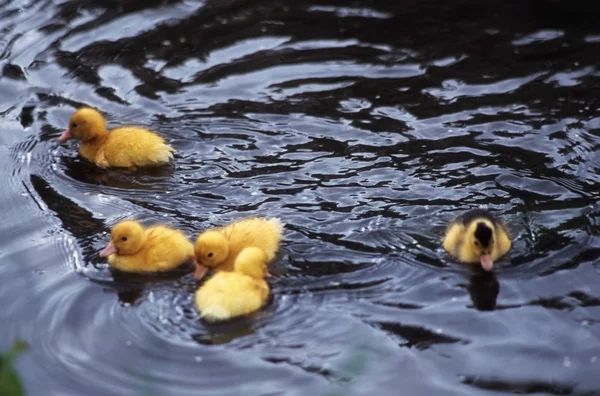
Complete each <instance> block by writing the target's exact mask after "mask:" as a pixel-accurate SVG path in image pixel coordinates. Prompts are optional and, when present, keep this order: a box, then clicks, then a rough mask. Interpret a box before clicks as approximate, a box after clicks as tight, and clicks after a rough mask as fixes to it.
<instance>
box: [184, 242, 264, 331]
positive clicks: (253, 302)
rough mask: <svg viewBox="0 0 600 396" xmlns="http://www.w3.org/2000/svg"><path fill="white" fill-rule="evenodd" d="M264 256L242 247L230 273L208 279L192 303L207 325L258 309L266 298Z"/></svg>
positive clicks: (252, 247) (260, 252) (259, 252)
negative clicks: (194, 302) (194, 303)
mask: <svg viewBox="0 0 600 396" xmlns="http://www.w3.org/2000/svg"><path fill="white" fill-rule="evenodd" d="M268 261H269V258H268V256H267V253H266V252H265V251H263V250H262V249H259V248H257V247H255V246H251V247H247V248H244V249H243V250H242V251H241V252H240V253H239V254H238V255H237V257H236V258H235V261H234V264H233V267H234V271H233V272H227V271H220V272H218V273H216V274H215V275H214V276H213V277H212V278H210V279H209V280H207V281H206V282H205V283H204V284H203V285H202V287H200V289H198V291H196V295H195V301H196V307H197V308H198V311H200V315H201V317H202V318H203V319H205V320H207V321H209V322H216V321H222V320H228V319H232V318H235V317H238V316H242V315H246V314H249V313H252V312H254V311H257V310H259V309H260V308H261V307H262V306H263V305H264V304H265V302H266V301H267V297H268V296H269V285H268V284H267V282H266V281H265V280H264V277H265V276H266V273H267V262H268Z"/></svg>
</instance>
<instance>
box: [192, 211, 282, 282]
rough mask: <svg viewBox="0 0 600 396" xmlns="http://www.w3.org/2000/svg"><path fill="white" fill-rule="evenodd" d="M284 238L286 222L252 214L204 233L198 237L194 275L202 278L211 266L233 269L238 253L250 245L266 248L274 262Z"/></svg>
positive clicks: (268, 260) (223, 269)
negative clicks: (284, 223) (249, 216)
mask: <svg viewBox="0 0 600 396" xmlns="http://www.w3.org/2000/svg"><path fill="white" fill-rule="evenodd" d="M282 239H283V224H282V223H281V221H280V220H279V219H277V218H272V219H265V218H260V217H252V218H248V219H243V220H240V221H237V222H234V223H232V224H229V225H227V226H225V227H221V228H215V229H212V230H208V231H206V232H203V233H202V234H200V235H199V236H198V238H197V239H196V246H195V251H196V262H197V266H196V274H195V278H196V279H200V278H202V276H203V275H204V273H205V272H206V270H207V269H209V268H212V269H216V270H218V271H233V267H234V262H235V259H236V257H237V256H238V254H239V253H240V252H241V251H242V250H243V249H244V248H246V247H250V246H254V247H257V248H259V249H261V250H262V251H264V252H265V254H266V256H267V263H271V262H272V261H273V259H274V258H275V254H276V253H277V250H278V249H279V244H280V243H281V240H282Z"/></svg>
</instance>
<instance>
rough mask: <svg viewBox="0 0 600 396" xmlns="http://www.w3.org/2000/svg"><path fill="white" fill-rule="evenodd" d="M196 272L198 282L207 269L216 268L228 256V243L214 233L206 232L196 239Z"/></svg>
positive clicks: (221, 236)
mask: <svg viewBox="0 0 600 396" xmlns="http://www.w3.org/2000/svg"><path fill="white" fill-rule="evenodd" d="M195 250H196V272H195V273H194V278H195V279H196V280H199V279H201V278H202V276H204V273H205V272H206V270H207V269H208V268H214V267H218V266H219V265H220V264H222V263H223V262H224V261H225V260H226V259H227V256H229V243H228V242H227V240H226V239H225V237H224V236H223V235H221V234H220V233H218V232H216V231H206V232H204V233H202V234H200V236H199V237H198V239H196V248H195Z"/></svg>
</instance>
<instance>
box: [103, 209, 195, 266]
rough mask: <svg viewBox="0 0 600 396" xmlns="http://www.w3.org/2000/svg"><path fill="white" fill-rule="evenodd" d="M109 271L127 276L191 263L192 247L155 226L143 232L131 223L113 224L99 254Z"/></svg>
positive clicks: (179, 236) (179, 234)
mask: <svg viewBox="0 0 600 396" xmlns="http://www.w3.org/2000/svg"><path fill="white" fill-rule="evenodd" d="M100 257H107V258H108V263H109V264H110V266H111V267H113V268H115V269H118V270H121V271H127V272H160V271H169V270H172V269H175V268H177V267H178V266H180V265H181V264H183V263H185V262H188V261H193V260H194V245H193V244H192V243H191V242H190V241H189V240H188V238H187V237H186V236H185V234H184V233H183V232H181V231H178V230H174V229H172V228H169V227H166V226H163V225H157V226H153V227H149V228H146V229H145V228H144V227H143V226H142V225H141V224H139V223H138V222H136V221H132V220H125V221H122V222H120V223H118V224H116V225H115V226H114V227H113V229H112V231H111V240H110V242H109V243H108V245H107V246H106V247H105V248H104V249H103V250H102V251H101V252H100Z"/></svg>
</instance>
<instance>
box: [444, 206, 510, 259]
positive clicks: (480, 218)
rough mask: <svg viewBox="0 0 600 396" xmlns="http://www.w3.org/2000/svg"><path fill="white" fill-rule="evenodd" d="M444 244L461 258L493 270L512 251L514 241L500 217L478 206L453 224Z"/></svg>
mask: <svg viewBox="0 0 600 396" xmlns="http://www.w3.org/2000/svg"><path fill="white" fill-rule="evenodd" d="M443 246H444V249H445V250H446V251H447V252H448V253H450V254H451V255H452V256H454V257H455V258H456V259H458V260H459V261H461V262H463V263H469V264H481V267H482V268H483V269H484V270H486V271H491V270H492V268H493V265H494V261H496V260H498V259H499V258H500V257H502V256H504V255H505V254H506V253H507V252H508V251H509V250H510V247H511V240H510V236H509V234H508V232H507V231H506V228H505V227H504V225H503V224H502V223H501V222H500V220H498V219H497V218H496V217H495V216H493V215H492V214H491V213H490V212H489V211H487V210H485V209H475V210H470V211H468V212H466V213H464V214H463V215H462V216H459V217H458V218H456V219H455V220H453V221H452V222H451V223H450V225H449V226H448V228H447V230H446V235H445V236H444V242H443Z"/></svg>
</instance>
